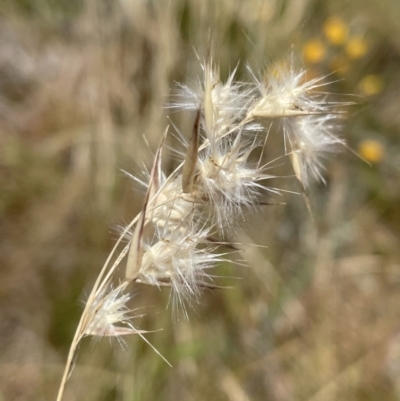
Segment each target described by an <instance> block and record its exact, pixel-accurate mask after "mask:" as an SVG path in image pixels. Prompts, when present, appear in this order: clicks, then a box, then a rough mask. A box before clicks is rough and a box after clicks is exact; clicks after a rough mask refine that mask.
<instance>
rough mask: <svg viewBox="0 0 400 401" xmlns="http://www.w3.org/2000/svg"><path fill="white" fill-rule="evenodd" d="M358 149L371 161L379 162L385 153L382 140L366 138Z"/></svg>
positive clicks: (362, 155)
mask: <svg viewBox="0 0 400 401" xmlns="http://www.w3.org/2000/svg"><path fill="white" fill-rule="evenodd" d="M358 151H359V153H360V155H361V157H363V158H364V159H365V160H367V161H369V162H371V163H379V162H380V161H381V160H382V158H383V155H384V149H383V146H382V143H381V142H378V141H375V140H373V139H365V140H363V141H361V143H360V144H359V146H358Z"/></svg>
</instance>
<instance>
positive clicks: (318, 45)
mask: <svg viewBox="0 0 400 401" xmlns="http://www.w3.org/2000/svg"><path fill="white" fill-rule="evenodd" d="M325 54H326V49H325V46H324V44H323V43H322V42H321V41H320V40H319V39H312V40H310V41H308V42H307V43H306V44H305V45H304V48H303V57H304V60H305V61H307V62H309V63H311V64H315V63H319V62H320V61H322V60H323V59H324V57H325Z"/></svg>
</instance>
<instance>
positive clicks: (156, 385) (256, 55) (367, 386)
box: [0, 0, 400, 401]
mask: <svg viewBox="0 0 400 401" xmlns="http://www.w3.org/2000/svg"><path fill="white" fill-rule="evenodd" d="M0 4H1V6H0V274H1V276H0V277H1V280H0V317H1V319H0V400H1V401H9V400H14V401H17V400H18V401H31V400H32V401H38V400H53V399H55V396H56V392H57V388H58V385H59V381H60V379H61V375H62V371H63V367H64V363H65V360H66V355H67V352H68V348H69V344H70V342H71V339H72V337H73V334H74V330H75V328H76V325H77V323H78V319H79V316H80V313H81V312H82V303H83V301H84V299H85V297H86V296H87V294H88V293H89V291H90V288H91V285H92V284H93V282H94V280H95V277H96V274H97V273H98V272H99V269H100V267H101V265H102V263H103V262H104V260H105V258H106V257H107V254H108V252H109V251H110V250H111V248H112V245H113V242H114V241H115V238H116V237H117V232H116V230H115V229H113V228H112V227H113V226H116V225H118V224H124V223H126V222H128V221H129V220H130V219H131V218H132V217H133V216H135V215H136V213H137V212H138V210H139V208H140V204H141V201H142V197H143V193H142V191H141V190H140V189H139V188H137V187H136V186H135V185H134V184H133V183H132V182H131V181H129V180H128V179H127V178H126V176H124V174H122V173H121V171H120V169H121V168H122V169H124V170H128V171H129V172H131V173H134V174H135V173H140V171H141V170H143V163H144V164H145V165H147V166H149V165H150V163H151V161H152V155H153V154H154V149H155V148H156V146H157V143H158V141H159V139H160V136H161V135H162V133H163V131H164V129H165V127H166V125H167V124H168V123H169V120H167V117H166V116H167V113H168V110H166V109H165V107H164V106H165V104H166V102H167V101H168V98H169V93H170V88H171V86H172V85H173V83H174V82H175V81H178V82H192V81H194V80H195V79H196V76H197V75H198V74H199V73H200V72H201V70H200V68H199V61H198V58H197V54H199V55H200V57H202V56H203V55H205V54H206V52H207V47H208V45H209V43H210V40H209V39H210V37H211V38H212V40H213V44H214V48H215V49H216V51H215V58H216V59H217V60H218V61H219V63H220V67H221V75H222V76H224V77H226V76H227V74H228V72H229V71H230V70H232V69H233V68H234V67H235V66H236V65H237V64H238V63H239V67H238V78H239V79H243V80H247V79H249V74H248V71H247V68H246V66H247V65H249V66H251V68H252V69H253V70H254V71H262V70H263V69H264V68H268V66H271V65H274V63H279V62H281V60H283V59H285V58H286V59H287V58H288V57H289V58H290V55H291V54H295V55H296V58H297V60H298V62H299V64H300V65H301V66H303V67H304V68H307V70H308V74H309V77H315V76H321V75H328V77H327V78H326V81H333V83H332V84H331V85H330V86H329V89H327V90H329V91H330V92H334V93H335V94H336V95H335V96H334V98H335V100H340V101H344V102H354V103H355V104H354V105H352V106H349V107H348V108H347V116H346V120H345V121H343V125H342V131H341V134H342V136H343V137H344V138H346V140H347V143H348V146H349V148H350V149H348V150H344V152H343V153H341V154H338V155H337V156H336V157H335V158H334V160H332V161H331V162H330V163H328V169H327V185H326V186H323V185H317V186H315V187H313V188H312V190H311V192H310V194H309V196H310V202H311V204H312V207H313V212H314V215H315V224H314V223H313V222H312V219H311V218H310V215H309V214H308V212H307V208H306V206H305V203H304V199H303V198H302V197H301V196H296V195H291V194H286V195H285V196H284V197H283V198H280V199H279V201H277V202H276V203H285V204H275V205H271V206H268V207H263V208H260V210H257V211H255V212H254V213H250V214H249V215H248V216H246V220H247V222H248V225H247V226H246V228H245V229H244V230H243V232H241V233H239V234H238V238H237V240H241V241H243V242H246V243H252V242H254V243H258V244H262V245H267V246H268V248H257V247H247V248H246V252H245V253H244V255H243V257H245V258H246V259H247V261H248V262H249V265H250V267H237V266H236V267H235V266H233V267H232V266H228V265H222V266H220V267H218V268H217V271H216V274H218V275H221V276H231V277H232V276H234V277H238V278H239V279H237V280H236V279H224V278H222V279H220V283H221V284H223V285H228V286H231V287H232V288H230V289H224V290H218V291H214V292H209V293H205V294H204V295H203V297H202V300H201V303H200V305H197V307H196V309H195V310H192V311H191V312H190V321H186V320H184V319H179V320H173V319H171V311H170V310H166V305H167V302H168V291H161V292H160V291H158V290H157V289H152V288H147V287H146V288H143V287H140V288H139V287H137V288H136V290H135V291H136V293H137V294H136V296H135V298H134V299H133V300H132V306H133V307H135V306H141V305H142V306H145V308H144V309H142V310H141V311H142V312H143V313H145V314H146V316H145V317H143V318H142V319H140V320H137V321H136V324H137V326H138V327H140V328H142V329H147V330H157V329H160V328H163V330H162V331H158V332H155V333H152V334H149V335H148V336H147V338H148V339H149V340H150V341H151V342H152V343H153V344H154V345H155V346H156V347H157V348H158V349H159V351H160V352H161V353H162V354H163V355H164V356H165V357H166V358H167V359H168V360H169V361H170V362H171V363H172V364H173V368H169V367H168V366H167V365H166V364H165V363H164V362H163V361H162V360H161V358H159V357H158V356H157V355H156V354H155V353H154V352H153V351H152V350H151V348H150V347H148V346H147V345H146V344H145V343H144V342H143V341H142V340H141V339H140V338H138V337H135V338H128V339H126V343H125V344H119V343H118V342H116V341H114V342H112V341H111V342H109V341H108V340H106V341H100V342H99V343H96V344H94V343H93V342H92V341H90V339H87V340H85V341H83V342H82V344H81V346H80V349H79V353H78V356H77V360H76V366H75V369H74V371H73V374H72V376H71V379H70V380H69V382H68V383H67V390H66V394H65V400H66V401H67V400H69V401H72V400H83V399H84V400H88V401H90V400H104V401H112V400H115V401H136V400H194V401H195V400H204V399H207V400H209V401H213V400H218V401H223V400H230V401H247V400H270V401H281V400H282V401H287V400H296V401H297V400H301V401H330V400H346V401H361V400H362V401H370V400H388V401H390V400H400V331H399V330H400V141H399V139H400V112H399V111H400V96H399V93H400V63H399V60H400V24H399V21H400V3H399V1H398V0H379V1H378V0H351V1H350V0H341V1H339V0H337V1H317V0H246V1H244V0H220V1H212V0H186V1H185V0H168V1H167V0H166V1H155V0H154V1H151V0H113V1H109V0H2V1H1V3H0ZM171 118H172V121H173V122H174V123H176V124H177V125H178V126H179V127H180V129H181V130H182V132H183V133H184V134H185V135H188V134H189V132H190V124H191V123H192V119H193V116H192V115H190V113H189V115H186V114H185V113H174V114H173V115H172V117H171ZM276 143H277V142H276V141H274V140H271V141H269V142H268V143H267V151H266V157H267V158H268V156H269V155H271V154H274V152H275V150H274V146H275V144H276ZM169 144H170V146H172V147H173V146H175V145H174V142H173V138H170V143H169ZM356 153H358V155H359V156H361V158H362V159H364V160H362V159H361V158H360V157H359V156H357V155H356ZM166 155H167V156H166V158H165V168H166V169H167V170H169V171H170V170H171V169H172V168H173V166H174V165H175V164H176V160H174V158H173V154H172V153H169V154H168V152H167V153H166ZM276 185H277V186H281V187H283V188H286V189H289V190H294V191H296V190H298V186H297V184H296V182H295V180H294V179H292V180H288V179H285V180H281V181H280V180H277V181H276ZM138 313H139V312H138Z"/></svg>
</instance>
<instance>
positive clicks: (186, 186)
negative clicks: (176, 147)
mask: <svg viewBox="0 0 400 401" xmlns="http://www.w3.org/2000/svg"><path fill="white" fill-rule="evenodd" d="M200 114H201V113H200V109H199V110H198V111H197V114H196V119H195V120H194V125H193V132H192V137H191V138H190V142H189V146H188V150H187V153H186V157H185V162H184V164H183V169H182V190H183V192H184V193H186V194H187V193H190V192H192V189H193V185H194V178H195V175H196V166H197V157H198V153H199V138H200Z"/></svg>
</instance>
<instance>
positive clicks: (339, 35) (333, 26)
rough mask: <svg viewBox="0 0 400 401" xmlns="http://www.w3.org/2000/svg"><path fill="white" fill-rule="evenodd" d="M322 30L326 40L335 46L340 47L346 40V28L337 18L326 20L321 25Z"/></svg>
mask: <svg viewBox="0 0 400 401" xmlns="http://www.w3.org/2000/svg"><path fill="white" fill-rule="evenodd" d="M323 30H324V33H325V36H326V37H327V39H328V40H329V41H330V42H331V43H332V44H333V45H335V46H339V45H342V44H343V43H344V41H345V40H346V38H347V33H348V29H347V26H346V25H345V24H344V22H343V21H342V20H341V19H340V18H338V17H331V18H328V19H327V20H326V21H325V23H324V25H323Z"/></svg>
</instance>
